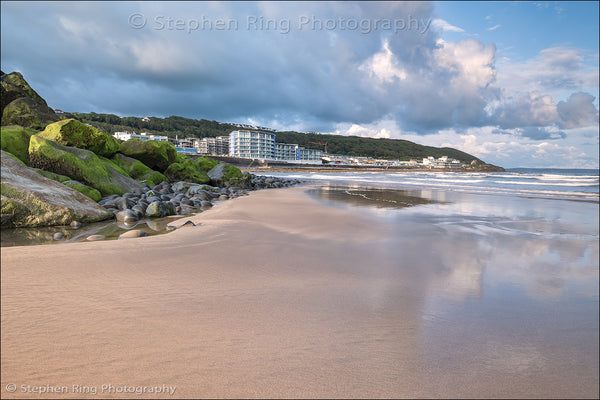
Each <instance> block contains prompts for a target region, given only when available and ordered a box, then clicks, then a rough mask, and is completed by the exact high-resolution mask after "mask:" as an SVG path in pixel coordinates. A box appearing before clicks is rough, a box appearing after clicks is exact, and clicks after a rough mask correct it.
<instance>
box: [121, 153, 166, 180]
mask: <svg viewBox="0 0 600 400" xmlns="http://www.w3.org/2000/svg"><path fill="white" fill-rule="evenodd" d="M111 160H112V161H113V162H114V163H115V164H117V165H118V166H120V167H121V168H122V169H123V170H124V171H125V172H126V173H127V174H128V175H129V176H130V177H132V178H133V179H137V180H138V181H140V182H141V183H145V184H147V185H148V186H156V185H158V184H159V183H161V182H164V181H168V179H167V177H166V176H164V175H163V174H161V173H160V172H158V171H154V170H152V169H150V167H148V166H147V165H145V164H144V163H142V162H141V161H140V160H136V159H135V158H131V157H127V156H126V155H123V154H121V153H117V154H115V155H114V156H113V158H111Z"/></svg>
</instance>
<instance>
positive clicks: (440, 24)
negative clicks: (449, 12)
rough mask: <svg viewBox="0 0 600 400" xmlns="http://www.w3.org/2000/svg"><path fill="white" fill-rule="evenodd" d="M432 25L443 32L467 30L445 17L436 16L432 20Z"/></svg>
mask: <svg viewBox="0 0 600 400" xmlns="http://www.w3.org/2000/svg"><path fill="white" fill-rule="evenodd" d="M431 25H432V26H433V27H434V28H435V29H437V30H440V31H442V32H464V31H465V30H464V29H462V28H459V27H458V26H454V25H451V24H450V23H448V22H447V21H444V20H443V19H439V18H436V19H434V20H433V21H432V22H431Z"/></svg>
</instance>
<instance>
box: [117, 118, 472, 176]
mask: <svg viewBox="0 0 600 400" xmlns="http://www.w3.org/2000/svg"><path fill="white" fill-rule="evenodd" d="M251 128H256V127H251ZM114 137H116V138H117V139H119V140H129V139H136V138H137V139H141V140H157V141H169V142H171V143H173V145H174V146H175V149H176V150H177V152H179V153H181V154H187V155H200V154H201V155H214V156H231V157H238V158H250V159H263V160H270V161H282V162H288V163H294V164H330V165H357V166H365V167H369V166H376V167H408V168H429V169H434V168H435V169H458V168H462V167H464V166H465V164H463V163H462V162H461V161H460V160H455V159H452V158H450V157H447V156H443V157H439V158H435V157H431V156H430V157H426V158H423V159H422V162H419V161H417V160H414V159H413V160H410V161H400V160H383V159H374V158H372V157H358V156H346V155H340V154H329V153H324V152H323V151H321V150H315V149H306V148H304V147H301V146H299V145H298V144H290V143H277V142H276V141H275V139H276V137H275V133H274V131H273V130H262V129H261V130H256V129H254V130H253V129H246V130H237V131H233V132H231V133H230V134H229V136H217V137H205V138H202V139H199V138H184V139H178V138H177V137H175V139H170V138H167V136H159V135H153V134H150V133H146V132H143V133H140V134H136V133H132V132H115V134H114Z"/></svg>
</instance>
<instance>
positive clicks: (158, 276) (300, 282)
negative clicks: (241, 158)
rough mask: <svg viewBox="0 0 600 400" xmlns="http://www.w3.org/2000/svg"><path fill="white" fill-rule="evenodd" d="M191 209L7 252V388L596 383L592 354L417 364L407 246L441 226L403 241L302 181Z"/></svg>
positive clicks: (591, 392)
mask: <svg viewBox="0 0 600 400" xmlns="http://www.w3.org/2000/svg"><path fill="white" fill-rule="evenodd" d="M190 219H191V220H193V221H194V222H196V223H198V224H200V225H199V226H196V227H182V228H181V229H178V230H177V231H175V232H172V233H169V234H167V235H160V236H155V237H146V238H139V239H127V240H118V241H104V242H93V243H72V244H62V245H47V246H29V247H9V248H3V249H2V267H1V268H2V269H1V271H2V275H1V278H2V293H1V295H2V338H1V340H2V355H1V357H2V365H1V368H2V377H1V378H2V379H1V381H2V383H1V384H2V398H26V397H30V398H39V397H42V398H43V397H46V398H79V397H88V398H105V397H117V398H122V397H133V398H140V397H143V398H148V397H160V398H169V397H174V398H217V397H225V398H232V397H236V398H238V397H261V398H264V397H278V398H282V397H283V398H305V397H319V398H322V397H344V398H347V397H353V398H356V397H363V398H364V397H394V398H399V397H511V396H517V397H523V396H525V397H527V396H533V397H552V396H557V397H565V396H569V395H570V394H574V395H575V397H580V396H592V397H593V396H597V395H598V391H597V390H598V389H597V387H596V388H593V387H590V386H589V374H588V373H587V372H586V373H585V374H584V376H583V377H582V376H581V375H582V374H581V373H580V372H581V370H584V371H585V369H586V368H588V366H587V365H580V366H579V369H580V371H576V370H573V371H559V370H557V368H554V369H552V370H550V372H549V371H548V370H547V369H546V370H541V371H539V372H536V371H535V370H528V369H525V370H516V369H514V368H513V366H511V365H508V366H507V367H506V368H498V366H497V365H495V368H484V367H482V366H481V365H469V362H467V361H465V360H461V359H458V360H456V364H455V365H454V367H453V368H452V369H451V370H448V371H445V370H444V369H441V368H432V367H431V364H430V363H426V362H425V361H424V360H423V358H422V356H421V352H420V350H419V349H420V348H421V347H422V343H420V332H421V330H422V328H421V321H422V310H423V307H424V302H426V300H427V299H426V298H425V296H424V294H423V293H424V287H425V285H426V283H427V279H428V276H429V274H430V271H429V267H428V266H427V265H420V264H419V263H418V252H413V254H412V255H411V254H401V252H405V251H406V249H407V248H416V249H418V248H419V246H423V243H424V238H425V237H427V235H429V234H430V233H431V229H433V228H427V227H423V226H417V225H415V226H412V227H404V228H406V229H409V228H410V229H411V232H412V234H411V236H410V237H408V236H406V237H404V239H403V240H404V242H403V245H402V246H397V243H395V242H394V241H395V240H398V239H397V238H398V235H397V232H396V231H395V229H397V228H394V226H393V225H392V224H388V223H386V222H385V221H383V220H374V219H370V218H367V217H361V216H360V215H356V214H350V213H348V212H346V211H343V210H339V209H333V208H329V207H325V206H322V205H320V204H319V203H317V202H316V201H315V200H312V199H311V198H309V197H308V196H307V195H305V194H304V188H292V189H282V190H264V191H260V192H255V193H252V194H251V195H250V196H247V197H243V198H238V199H235V200H231V201H228V202H224V203H222V204H219V205H218V206H216V207H215V208H214V209H212V210H210V211H209V212H205V213H202V214H199V215H196V216H194V217H193V218H190ZM185 221H186V219H183V220H180V221H178V222H177V223H178V224H182V223H184V222H185ZM385 238H392V239H385ZM399 266H401V267H400V268H399ZM449 345H450V344H449ZM441 346H443V344H442V345H441ZM449 354H450V353H449ZM447 361H448V360H447V357H446V356H440V365H445V364H444V362H447ZM444 371H445V372H444ZM557 377H558V378H559V381H557ZM561 377H562V378H561ZM578 377H579V378H578ZM561 379H562V381H560V380H561ZM592 380H593V377H592ZM10 383H13V384H15V385H16V386H15V387H16V392H15V393H13V394H11V393H8V392H7V390H6V388H7V385H8V384H10ZM596 384H597V372H596ZM23 385H31V386H43V387H44V388H45V390H48V386H46V385H50V386H51V387H53V388H54V387H56V386H58V387H60V388H62V389H60V388H59V390H62V391H63V392H64V393H50V394H43V395H40V393H31V392H30V393H23V391H24V389H25V388H26V387H25V386H23ZM73 385H80V386H83V387H87V388H88V389H87V390H90V391H92V392H91V393H88V394H85V393H83V394H82V393H77V392H74V391H75V389H76V387H75V388H74V387H73ZM102 385H112V386H113V387H114V388H117V389H115V390H121V389H120V388H122V387H123V386H124V385H125V386H128V387H131V388H132V389H131V390H135V388H136V387H154V386H160V387H162V386H163V385H167V386H171V387H176V391H175V394H174V395H173V396H170V395H168V394H164V393H161V394H158V395H154V394H149V393H145V394H143V395H141V396H140V395H138V394H135V393H116V392H114V391H113V392H112V393H111V392H107V391H106V390H105V391H102V389H103V387H102ZM582 386H583V387H582ZM65 389H66V392H65ZM30 390H31V388H30ZM53 390H57V389H56V388H54V389H53ZM94 390H97V394H94V393H93V391H94Z"/></svg>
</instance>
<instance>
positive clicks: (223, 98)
mask: <svg viewBox="0 0 600 400" xmlns="http://www.w3.org/2000/svg"><path fill="white" fill-rule="evenodd" d="M1 7H2V13H1V14H0V16H1V18H2V21H1V22H2V23H1V24H0V29H1V37H2V46H1V48H0V50H1V56H2V70H3V71H5V72H10V71H12V70H19V71H20V72H22V73H24V75H25V78H26V79H27V80H28V81H29V82H30V84H31V85H32V86H33V87H35V88H36V90H38V92H39V93H40V94H41V95H42V96H43V97H44V98H46V100H47V101H48V102H49V104H50V105H51V106H52V107H55V108H61V109H64V110H67V111H82V112H89V111H95V112H109V113H115V114H119V115H138V116H145V115H154V116H169V115H182V116H185V117H190V118H208V119H215V120H219V121H232V122H242V123H244V122H246V121H249V120H253V121H256V122H257V124H258V125H262V126H271V127H274V128H276V129H282V130H285V129H295V130H300V131H321V132H338V133H341V134H344V133H345V134H348V133H349V134H357V135H362V136H373V137H395V138H401V137H412V138H413V141H417V142H423V141H427V142H429V140H430V138H433V139H436V138H437V139H439V138H440V137H441V136H440V133H439V132H446V131H448V132H449V131H452V132H453V133H452V135H454V140H455V142H454V143H455V144H454V146H461V145H463V144H465V142H464V140H463V139H461V138H460V137H459V135H461V134H464V132H472V134H481V135H483V136H482V137H486V138H493V142H496V141H498V140H499V138H502V137H508V138H509V139H510V141H512V140H526V141H531V142H532V143H533V142H543V141H544V142H545V141H551V142H552V143H562V141H563V140H564V139H565V137H568V138H570V137H571V136H572V135H573V133H572V132H573V131H576V130H577V129H584V128H588V127H589V128H592V127H597V123H598V111H597V106H596V104H597V97H598V96H597V90H598V83H597V82H598V69H597V56H596V58H594V56H593V55H592V56H591V55H590V54H588V53H586V52H585V51H583V50H581V49H577V48H574V47H552V48H547V49H544V50H542V51H540V52H539V53H538V54H537V55H535V56H534V57H532V58H530V59H525V60H509V59H497V58H496V46H495V44H494V43H483V42H481V41H479V40H476V39H473V38H469V39H464V40H460V41H450V40H442V39H441V37H440V35H442V34H443V33H444V32H458V33H460V32H464V29H462V28H460V27H457V26H453V25H451V24H450V23H448V22H447V21H445V20H443V19H439V18H438V19H434V18H433V15H434V10H433V4H432V3H421V2H376V3H361V2H351V3H336V2H311V3H302V2H300V3H296V2H284V3H277V2H182V3H177V2H176V3H169V4H168V5H166V4H165V3H161V2H138V3H132V2H121V3H119V2H107V3H102V2H83V3H59V2H52V3H44V2H31V3H24V2H2V3H1ZM132 16H135V18H134V19H133V20H132ZM136 18H137V19H136ZM138 19H139V21H143V22H145V25H144V26H141V27H134V26H132V21H133V22H136V21H137V22H139V21H138ZM341 19H343V23H342V22H341V21H342V20H341ZM486 19H487V20H488V21H489V20H491V17H490V18H486ZM220 20H222V21H225V22H228V21H233V22H235V24H233V25H231V24H229V26H228V27H227V29H220V28H218V26H219V25H218V23H217V21H220ZM384 20H388V21H389V22H390V24H389V26H388V27H386V25H384V24H382V22H381V21H384ZM301 21H303V23H304V24H303V25H301V24H300V22H301ZM376 21H380V22H378V23H376ZM400 23H403V24H404V25H402V24H400ZM407 23H408V24H407ZM429 23H430V24H431V25H429ZM225 25H227V24H225ZM429 26H431V27H433V28H434V29H425V28H426V27H429ZM179 28H181V29H179ZM366 28H368V33H366V32H367V31H365V29H366ZM400 28H402V29H400ZM492 28H494V27H492ZM394 29H397V30H396V31H395V30H394ZM38 88H39V89H38ZM471 129H476V130H475V131H471ZM486 129H487V130H486ZM493 129H497V130H499V131H502V132H505V133H503V134H492V133H491V130H493ZM596 130H597V129H596ZM586 132H588V134H589V135H591V137H592V138H595V136H594V135H597V133H594V131H593V130H587V131H586ZM590 132H591V133H590ZM444 137H446V136H444ZM418 138H421V140H418ZM490 140H492V139H490ZM589 140H590V139H589V138H588V141H589ZM446 142H447V143H452V141H451V140H450V138H449V137H448V138H447V141H446ZM478 143H479V142H478ZM431 144H433V145H436V144H435V143H433V142H431ZM438 144H439V143H438ZM467 145H468V143H467ZM521 150H523V151H525V150H526V149H525V148H522V149H521Z"/></svg>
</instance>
